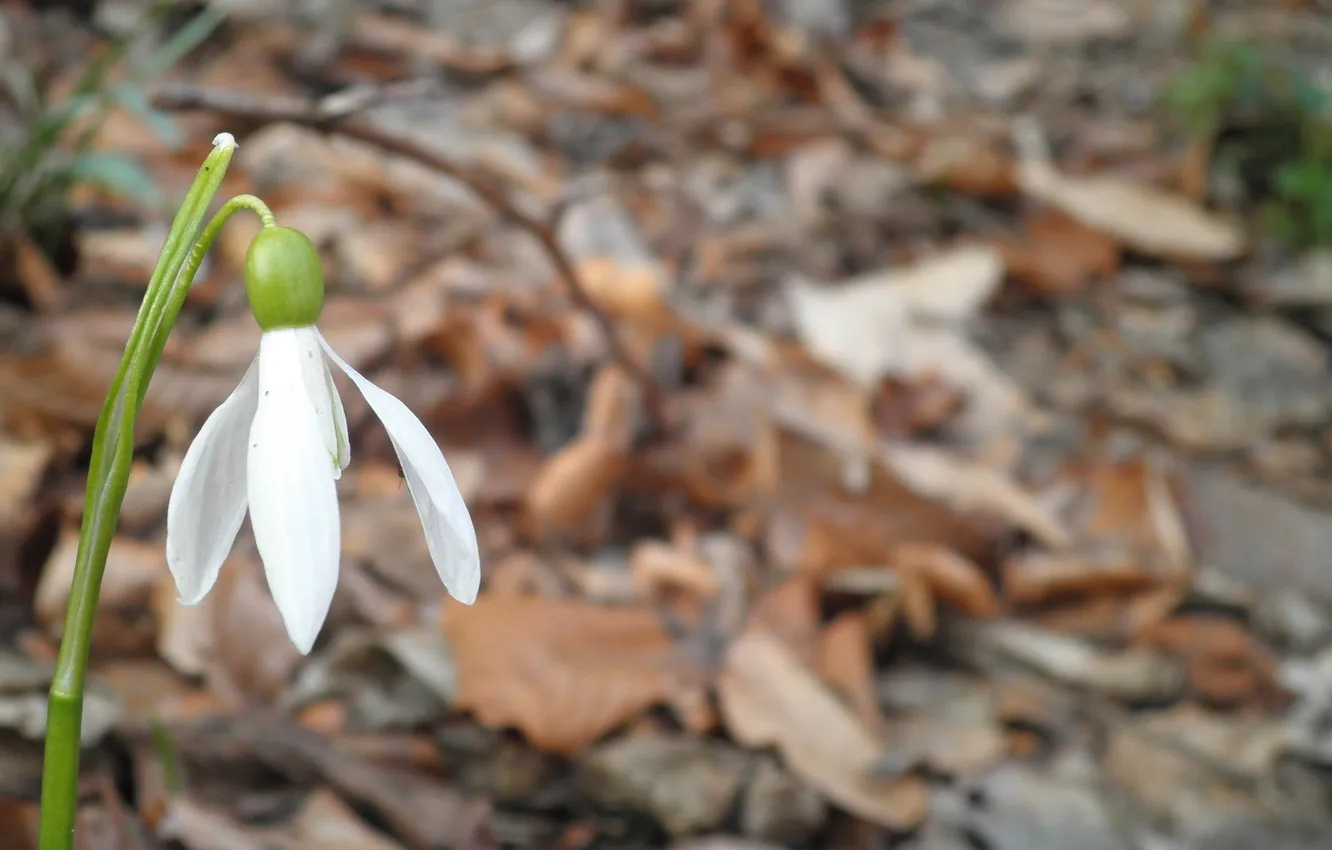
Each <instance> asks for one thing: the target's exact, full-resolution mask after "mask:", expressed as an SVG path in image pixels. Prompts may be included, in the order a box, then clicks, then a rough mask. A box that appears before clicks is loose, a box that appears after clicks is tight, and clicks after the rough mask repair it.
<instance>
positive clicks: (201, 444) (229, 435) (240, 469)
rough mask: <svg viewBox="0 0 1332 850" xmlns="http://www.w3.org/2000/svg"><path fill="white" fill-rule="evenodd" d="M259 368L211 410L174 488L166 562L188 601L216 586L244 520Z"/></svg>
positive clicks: (197, 598)
mask: <svg viewBox="0 0 1332 850" xmlns="http://www.w3.org/2000/svg"><path fill="white" fill-rule="evenodd" d="M255 362H258V358H256V360H255ZM258 371H259V370H258V369H257V368H256V367H255V363H253V362H252V363H251V364H250V368H249V370H248V371H246V373H245V377H243V378H241V382H240V384H239V385H238V386H237V387H236V389H235V390H233V391H232V393H231V395H230V396H228V397H227V400H226V401H224V402H222V403H221V404H220V405H218V408H217V410H214V411H213V412H212V414H210V415H209V417H208V419H207V420H206V421H205V422H204V424H203V427H202V428H200V429H199V434H198V436H196V437H195V438H194V442H192V443H190V448H189V450H188V451H186V452H185V459H184V460H183V461H181V464H180V472H179V473H177V475H176V483H175V485H174V486H172V488H171V499H170V501H169V502H167V537H166V558H167V566H168V567H170V568H171V575H172V576H173V577H175V579H176V590H177V592H179V593H180V601H181V602H183V603H185V604H186V605H193V604H195V603H196V602H198V601H199V600H200V599H202V598H203V597H204V595H205V594H207V593H208V591H209V590H211V589H212V587H213V583H214V582H216V581H217V573H218V570H220V569H221V568H222V562H223V561H225V560H226V558H227V553H228V552H230V551H231V544H232V543H234V542H235V540H236V532H238V531H240V527H241V523H242V522H243V521H244V520H245V441H246V439H247V438H248V437H249V435H250V422H251V421H252V420H253V419H254V411H255V407H256V405H257V404H258V400H259V375H258Z"/></svg>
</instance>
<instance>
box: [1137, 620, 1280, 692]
mask: <svg viewBox="0 0 1332 850" xmlns="http://www.w3.org/2000/svg"><path fill="white" fill-rule="evenodd" d="M1139 641H1140V642H1141V643H1144V644H1146V645H1148V646H1154V647H1157V648H1159V649H1164V650H1166V651H1168V652H1173V653H1176V654H1177V655H1179V656H1181V657H1182V658H1183V659H1184V663H1185V665H1186V666H1187V669H1188V686H1189V690H1190V691H1191V692H1192V693H1193V694H1194V695H1195V696H1197V697H1199V698H1201V699H1203V700H1206V701H1208V702H1210V703H1212V704H1214V705H1221V706H1225V707H1228V708H1239V707H1244V706H1251V707H1254V708H1275V707H1279V706H1282V705H1284V704H1285V703H1286V702H1287V701H1288V700H1289V694H1288V693H1287V692H1286V691H1285V689H1284V688H1283V687H1282V686H1281V684H1280V681H1279V680H1278V678H1277V669H1276V659H1275V658H1273V657H1272V654H1271V653H1270V652H1268V651H1267V650H1266V649H1265V648H1264V647H1262V646H1261V645H1260V644H1259V643H1258V641H1257V640H1255V639H1254V637H1253V635H1251V634H1250V633H1249V632H1248V631H1247V630H1245V629H1244V628H1242V627H1241V626H1240V625H1239V624H1238V623H1236V622H1235V621H1234V620H1231V619H1224V618H1220V617H1209V616H1180V617H1175V618H1174V619H1172V620H1170V621H1168V622H1164V623H1160V624H1158V625H1156V626H1153V627H1151V628H1148V629H1146V630H1144V631H1143V633H1142V634H1141V635H1140V636H1139Z"/></svg>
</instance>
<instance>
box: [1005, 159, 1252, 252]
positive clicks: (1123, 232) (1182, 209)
mask: <svg viewBox="0 0 1332 850" xmlns="http://www.w3.org/2000/svg"><path fill="white" fill-rule="evenodd" d="M1018 185H1019V186H1020V187H1021V188H1022V190H1023V191H1024V192H1026V193H1027V194H1028V195H1031V196H1032V197H1034V198H1038V199H1039V200H1041V201H1044V202H1045V203H1047V204H1049V205H1050V206H1052V207H1056V208H1058V209H1060V210H1062V211H1064V212H1065V213H1067V214H1069V215H1071V216H1073V217H1074V218H1076V219H1077V220H1078V221H1080V222H1082V223H1083V224H1085V225H1087V226H1088V227H1090V228H1092V229H1094V230H1100V231H1103V232H1105V233H1108V234H1110V235H1111V236H1114V237H1115V238H1117V239H1119V240H1120V241H1122V242H1123V243H1124V244H1125V245H1127V246H1128V247H1130V248H1132V249H1134V250H1137V251H1141V252H1142V253H1144V254H1151V255H1154V256H1162V257H1170V258H1174V259H1180V260H1231V259H1234V258H1235V257H1238V256H1239V255H1240V254H1242V253H1244V247H1245V239H1244V234H1243V232H1241V231H1240V229H1239V228H1238V227H1236V226H1235V225H1234V224H1231V223H1230V222H1227V221H1225V220H1223V219H1221V218H1219V217H1217V216H1215V215H1212V214H1211V213H1208V212H1207V211H1205V210H1203V209H1201V208H1199V207H1198V206H1196V205H1194V204H1193V203H1191V202H1190V201H1188V200H1186V199H1185V198H1183V197H1181V196H1179V195H1173V194H1170V193H1169V192H1163V191H1161V190H1160V189H1156V188H1153V187H1151V186H1147V185H1144V184H1140V183H1131V182H1128V181H1125V180H1121V179H1118V178H1115V177H1071V176H1068V175H1065V174H1061V173H1059V172H1058V171H1056V170H1055V168H1054V167H1053V166H1051V165H1050V164H1049V163H1048V162H1046V161H1045V160H1044V159H1041V158H1038V157H1032V158H1029V159H1027V160H1026V161H1024V162H1022V163H1021V164H1020V165H1019V166H1018Z"/></svg>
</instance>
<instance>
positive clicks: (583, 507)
mask: <svg viewBox="0 0 1332 850" xmlns="http://www.w3.org/2000/svg"><path fill="white" fill-rule="evenodd" d="M628 464H629V457H628V454H627V450H626V448H625V447H623V446H619V445H616V444H615V443H613V442H610V441H609V440H606V439H605V438H602V437H599V436H595V435H592V436H585V437H579V438H577V439H575V440H574V441H573V442H571V443H569V444H568V445H566V446H565V447H564V448H563V449H561V450H560V451H559V452H558V453H557V454H555V455H554V456H552V457H551V458H550V459H548V460H547V461H546V462H545V463H544V464H543V465H542V467H541V469H540V470H539V471H538V472H537V476H536V479H535V480H534V481H533V482H532V485H531V486H530V487H529V488H528V490H527V496H526V508H527V515H528V517H529V519H530V520H531V522H532V527H533V532H534V533H535V534H537V535H538V536H541V535H546V534H559V533H572V532H577V531H580V530H584V529H585V528H586V527H587V523H589V521H591V520H592V519H593V518H594V517H595V515H596V513H597V511H598V510H599V509H600V508H601V507H602V506H603V505H605V504H606V500H607V498H608V497H609V496H610V493H611V490H612V489H613V488H614V487H615V484H616V482H618V481H619V480H620V477H621V476H622V475H623V474H624V471H625V470H626V469H627V468H628Z"/></svg>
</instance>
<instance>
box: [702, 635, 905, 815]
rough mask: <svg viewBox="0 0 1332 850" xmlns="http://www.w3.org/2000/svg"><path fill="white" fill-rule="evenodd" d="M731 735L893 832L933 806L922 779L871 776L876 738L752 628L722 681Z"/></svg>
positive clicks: (731, 654) (734, 649)
mask: <svg viewBox="0 0 1332 850" xmlns="http://www.w3.org/2000/svg"><path fill="white" fill-rule="evenodd" d="M718 692H719V695H720V698H721V707H722V715H723V717H724V719H725V721H726V725H727V728H728V729H729V730H730V732H731V736H732V737H733V738H734V739H735V740H736V741H738V742H740V743H741V744H744V745H746V746H750V747H767V746H773V747H776V748H777V749H778V751H779V752H780V753H781V754H782V757H783V758H784V759H785V760H786V763H787V764H788V765H789V766H790V768H791V769H792V770H793V771H795V773H797V774H798V775H799V776H800V777H801V778H802V779H804V780H805V781H806V782H808V783H809V784H810V785H812V786H814V787H815V788H817V789H818V790H819V791H820V792H821V793H823V794H824V795H825V796H826V797H827V798H828V799H829V800H831V801H832V802H834V803H835V804H837V805H838V806H841V807H842V808H844V809H846V810H847V811H849V812H851V813H852V814H855V815H856V816H858V817H861V818H864V819H865V820H868V821H871V822H873V823H876V824H879V825H881V826H885V827H888V828H889V829H895V830H903V831H905V830H910V829H914V828H915V827H917V826H919V824H920V823H921V821H922V820H923V819H924V817H925V814H926V810H927V808H928V797H927V791H926V788H925V783H924V781H923V780H922V779H921V778H920V777H918V776H915V775H911V774H905V775H901V776H898V777H895V778H892V779H877V778H875V776H874V769H875V762H876V761H877V757H878V753H879V750H880V746H879V742H878V741H876V740H875V738H874V736H873V735H872V734H871V733H870V732H869V731H868V730H867V729H866V728H865V727H864V725H863V724H861V722H860V721H859V720H857V719H856V717H855V715H853V714H852V713H851V711H850V710H849V709H847V708H846V707H845V706H843V705H842V704H841V703H840V702H838V700H837V698H836V697H834V696H833V695H832V694H831V693H830V692H829V691H828V689H827V688H826V687H825V686H824V685H823V684H822V683H821V682H820V681H819V679H818V677H817V676H816V675H815V674H814V673H812V672H811V671H810V670H809V669H807V668H806V667H805V666H804V665H803V664H801V663H800V661H799V660H798V659H797V658H796V656H795V655H794V654H793V653H792V652H791V650H789V649H788V648H787V647H786V646H785V645H784V644H783V643H782V642H781V641H780V640H779V639H778V638H776V637H775V636H773V635H771V634H769V633H767V632H766V631H765V630H763V629H750V630H749V631H747V632H746V633H745V634H743V635H742V636H741V637H740V638H739V639H737V640H736V642H735V643H733V644H732V645H731V647H730V650H729V651H728V652H727V655H726V667H725V669H724V670H723V672H722V676H721V680H720V682H719V685H718Z"/></svg>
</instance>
